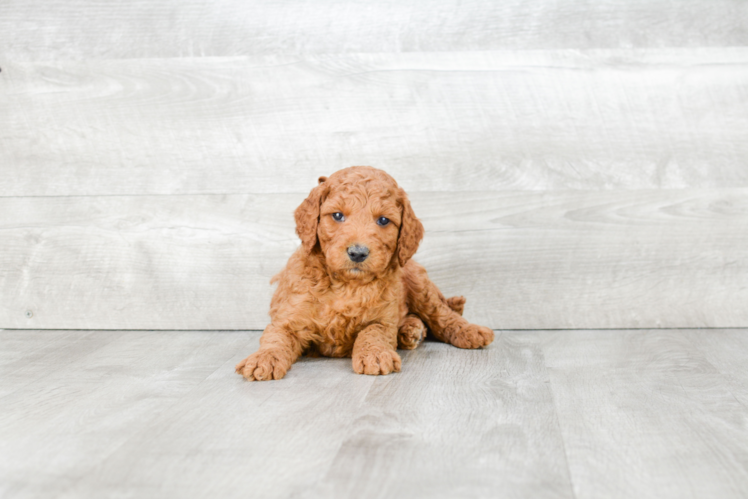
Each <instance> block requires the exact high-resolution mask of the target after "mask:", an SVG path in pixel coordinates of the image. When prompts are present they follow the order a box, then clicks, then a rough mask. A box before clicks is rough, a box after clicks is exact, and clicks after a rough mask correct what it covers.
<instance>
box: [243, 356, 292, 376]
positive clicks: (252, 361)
mask: <svg viewBox="0 0 748 500" xmlns="http://www.w3.org/2000/svg"><path fill="white" fill-rule="evenodd" d="M289 368H291V361H290V359H289V356H288V355H287V354H286V353H285V352H283V351H281V350H279V349H260V350H259V351H257V352H256V353H254V354H251V355H249V356H248V357H247V358H245V359H243V360H242V361H240V362H239V363H238V364H237V365H236V373H238V374H239V375H242V376H243V377H244V378H246V379H247V380H280V379H282V378H283V377H284V376H285V375H286V372H287V371H288V369H289Z"/></svg>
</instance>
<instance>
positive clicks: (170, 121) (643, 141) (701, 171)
mask: <svg viewBox="0 0 748 500" xmlns="http://www.w3.org/2000/svg"><path fill="white" fill-rule="evenodd" d="M2 69H3V71H2V72H0V165H2V169H3V175H2V176H0V196H50V195H54V196H60V195H103V194H106V195H111V194H118V195H120V194H130V195H143V194H200V193H214V194H224V193H272V192H307V190H308V189H309V186H310V185H312V184H313V183H314V182H315V181H316V179H317V177H318V176H319V175H329V174H330V173H331V172H333V171H335V170H338V169H340V168H343V167H347V166H351V165H373V166H376V167H379V168H384V169H385V170H387V171H388V172H390V173H391V174H392V175H393V176H394V177H395V178H396V179H398V181H399V182H400V183H401V184H402V185H403V186H404V187H405V188H406V189H408V190H409V191H411V192H414V191H477V190H496V191H504V190H556V189H590V190H600V189H657V188H666V189H675V188H688V187H698V188H707V187H713V188H723V187H748V169H746V168H745V165H744V160H745V158H746V157H748V141H745V137H746V135H748V49H746V48H721V49H650V50H633V49H620V50H599V51H584V52H579V51H537V52H534V51H502V52H496V51H493V52H462V53H459V52H446V53H427V54H424V53H417V54H337V55H335V54H333V55H317V56H307V57H304V58H299V57H292V56H267V57H246V58H197V59H195V58H193V59H171V60H168V59H167V60H142V59H140V60H138V59H135V60H106V61H87V62H39V63H18V62H14V61H9V62H8V63H5V64H4V66H3V68H2Z"/></svg>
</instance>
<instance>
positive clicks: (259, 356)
mask: <svg viewBox="0 0 748 500" xmlns="http://www.w3.org/2000/svg"><path fill="white" fill-rule="evenodd" d="M341 214H342V218H341ZM333 215H334V216H333ZM294 216H295V219H296V232H297V234H298V235H299V238H300V239H301V246H300V247H299V249H298V250H296V252H295V253H294V254H293V255H292V256H291V258H290V259H289V260H288V263H287V264H286V267H285V268H284V269H283V270H282V271H281V272H280V273H278V274H277V275H276V276H275V277H273V279H272V280H271V283H274V282H277V283H278V288H277V289H276V290H275V293H274V294H273V299H272V301H271V303H270V318H271V322H270V324H269V325H268V326H267V327H266V328H265V331H264V332H263V334H262V337H261V338H260V349H259V350H258V351H257V352H255V353H254V354H252V355H250V356H248V357H247V358H246V359H244V360H243V361H241V362H240V363H239V364H237V365H236V372H237V373H239V374H241V375H242V376H244V377H245V378H246V379H247V380H278V379H280V378H283V377H284V376H285V374H286V372H287V371H288V370H289V369H290V368H291V365H292V364H293V363H294V362H295V361H296V360H297V359H298V357H299V356H301V355H302V354H303V353H308V354H321V355H323V356H332V357H351V358H352V363H353V370H354V371H355V372H356V373H363V374H367V375H387V374H389V373H393V372H399V371H400V370H401V366H402V361H401V359H400V356H399V355H398V353H397V348H398V347H400V348H401V349H415V348H416V347H417V346H418V345H419V344H420V343H421V341H422V340H423V338H424V337H425V336H426V334H427V332H429V333H430V334H431V335H433V336H434V337H435V338H436V339H438V340H441V341H443V342H447V343H450V344H452V345H455V346H457V347H461V348H464V349H474V348H478V347H484V346H486V345H488V344H490V343H491V342H492V341H493V332H492V331H491V330H490V329H488V328H486V327H483V326H478V325H474V324H471V323H469V322H468V321H467V320H465V319H464V318H463V317H462V312H463V308H464V305H465V298H464V297H451V298H449V299H447V298H445V297H444V295H442V293H441V292H440V291H439V289H438V288H437V287H436V285H434V283H433V282H431V280H430V279H429V277H428V275H427V273H426V270H425V269H424V268H423V267H422V266H421V265H419V264H418V263H416V262H415V261H413V260H412V259H411V257H412V256H413V255H414V254H415V253H416V250H418V244H419V243H420V241H421V239H422V238H423V225H422V224H421V222H420V221H419V220H418V218H417V217H416V215H415V213H414V212H413V208H412V207H411V204H410V201H409V200H408V196H407V195H406V193H405V191H403V189H402V188H400V187H399V186H398V185H397V183H396V182H395V180H394V179H393V178H392V177H390V176H389V175H388V174H387V173H385V172H384V171H382V170H377V169H375V168H371V167H350V168H346V169H343V170H340V171H338V172H335V173H334V174H332V175H331V176H330V177H329V178H327V177H320V178H319V184H318V185H317V186H315V187H314V189H312V191H311V192H310V193H309V196H308V197H307V198H306V199H305V200H304V201H303V202H302V204H301V205H300V206H299V207H298V208H297V209H296V211H295V213H294ZM382 217H385V218H386V219H388V221H389V223H385V224H381V223H378V222H377V221H380V222H381V218H382ZM352 246H363V247H366V248H367V249H368V251H369V253H368V256H367V257H366V259H365V260H363V261H362V262H354V261H353V260H352V259H351V258H350V257H349V255H348V253H347V250H348V248H350V247H352Z"/></svg>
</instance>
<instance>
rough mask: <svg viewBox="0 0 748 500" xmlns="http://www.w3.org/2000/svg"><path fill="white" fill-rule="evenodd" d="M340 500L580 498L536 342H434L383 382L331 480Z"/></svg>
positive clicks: (326, 493) (328, 488)
mask: <svg viewBox="0 0 748 500" xmlns="http://www.w3.org/2000/svg"><path fill="white" fill-rule="evenodd" d="M310 494H311V495H313V496H320V497H323V498H325V497H328V498H329V497H333V498H475V497H478V498H528V497H542V498H557V497H570V496H572V489H571V484H570V482H569V469H568V465H567V463H566V456H565V454H564V446H563V442H562V440H561V436H560V429H559V426H558V421H557V420H556V410H555V407H554V402H553V396H552V394H551V391H550V387H549V384H548V376H547V373H546V372H545V364H544V360H543V354H542V351H541V346H540V342H539V340H538V338H537V337H534V336H532V335H523V334H516V333H510V334H509V335H500V336H497V338H496V340H495V342H494V343H493V344H491V345H490V346H489V347H488V348H487V349H481V350H473V351H464V350H455V349H454V348H453V347H451V346H449V345H446V344H442V343H438V342H426V343H424V344H422V345H421V346H420V347H419V348H418V349H416V350H415V351H409V352H407V354H406V355H405V356H404V357H403V371H402V373H401V374H398V375H397V376H394V377H384V378H378V379H377V380H376V381H375V383H374V384H373V385H372V387H371V390H370V391H369V394H368V395H367V397H366V399H365V400H364V402H363V405H362V406H361V409H360V412H359V414H358V415H357V416H356V419H355V420H354V421H353V422H352V423H351V427H350V430H349V432H348V434H347V437H346V440H345V441H344V442H343V444H342V446H341V448H340V451H339V452H338V454H337V456H336V457H335V461H334V462H333V463H332V466H331V467H330V470H329V472H328V473H327V475H326V476H325V477H324V479H323V480H322V481H321V482H320V483H319V485H318V486H317V487H316V488H314V489H312V490H311V492H310Z"/></svg>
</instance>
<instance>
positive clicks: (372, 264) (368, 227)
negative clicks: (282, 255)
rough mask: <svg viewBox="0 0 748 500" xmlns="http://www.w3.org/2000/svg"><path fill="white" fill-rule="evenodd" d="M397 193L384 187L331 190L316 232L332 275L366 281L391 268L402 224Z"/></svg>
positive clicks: (321, 208) (321, 207)
mask: <svg viewBox="0 0 748 500" xmlns="http://www.w3.org/2000/svg"><path fill="white" fill-rule="evenodd" d="M396 192H397V191H396V190H394V189H391V188H389V187H388V186H381V185H375V186H345V187H342V186H341V187H339V188H338V189H336V188H335V187H331V190H330V193H329V194H328V196H327V198H326V199H325V201H324V202H323V203H322V205H321V206H320V213H319V226H318V228H317V237H318V239H319V245H320V248H321V249H322V252H323V253H324V254H325V260H326V262H327V266H328V268H329V269H330V270H331V271H333V272H335V273H338V274H342V275H343V276H345V277H347V278H352V279H357V278H358V279H367V278H371V277H372V276H378V275H380V274H382V273H383V272H384V271H385V270H386V269H387V268H388V267H389V266H390V263H391V262H392V257H393V255H394V254H395V250H396V249H397V240H398V236H399V234H400V226H401V224H402V208H401V207H400V206H398V204H397V200H396Z"/></svg>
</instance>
